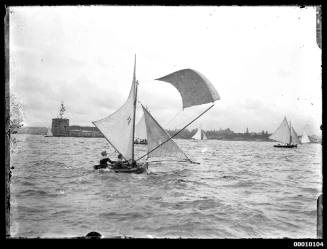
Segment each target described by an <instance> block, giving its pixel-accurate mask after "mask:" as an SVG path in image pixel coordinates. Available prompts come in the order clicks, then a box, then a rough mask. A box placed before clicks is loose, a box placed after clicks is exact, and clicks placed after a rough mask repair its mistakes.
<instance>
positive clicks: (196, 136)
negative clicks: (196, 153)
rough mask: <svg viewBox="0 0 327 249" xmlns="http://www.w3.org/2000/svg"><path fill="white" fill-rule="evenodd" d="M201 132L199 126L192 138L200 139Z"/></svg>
mask: <svg viewBox="0 0 327 249" xmlns="http://www.w3.org/2000/svg"><path fill="white" fill-rule="evenodd" d="M201 133H202V130H201V129H200V128H199V129H198V130H197V132H196V133H195V135H194V136H193V137H192V138H193V139H197V140H201V138H202V136H201Z"/></svg>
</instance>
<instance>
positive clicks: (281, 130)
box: [269, 117, 291, 144]
mask: <svg viewBox="0 0 327 249" xmlns="http://www.w3.org/2000/svg"><path fill="white" fill-rule="evenodd" d="M290 137H291V132H290V127H289V126H288V123H287V120H286V117H285V118H284V120H283V121H282V123H281V124H280V126H279V127H278V128H277V130H276V131H275V132H274V133H273V134H272V135H271V136H270V137H269V138H270V139H272V140H276V141H278V142H281V143H285V144H288V143H290Z"/></svg>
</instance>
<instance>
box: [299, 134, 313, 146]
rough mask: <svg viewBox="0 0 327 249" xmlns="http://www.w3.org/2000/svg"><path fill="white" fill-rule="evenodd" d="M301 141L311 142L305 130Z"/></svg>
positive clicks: (304, 142) (303, 142)
mask: <svg viewBox="0 0 327 249" xmlns="http://www.w3.org/2000/svg"><path fill="white" fill-rule="evenodd" d="M301 143H302V144H307V143H311V140H310V138H309V137H308V135H307V133H306V132H305V131H303V133H302V137H301Z"/></svg>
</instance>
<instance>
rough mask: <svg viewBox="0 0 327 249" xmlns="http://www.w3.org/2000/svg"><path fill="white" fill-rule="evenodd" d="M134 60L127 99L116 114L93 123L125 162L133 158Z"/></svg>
mask: <svg viewBox="0 0 327 249" xmlns="http://www.w3.org/2000/svg"><path fill="white" fill-rule="evenodd" d="M135 69H136V60H135V63H134V74H133V82H132V87H131V90H130V92H129V96H128V99H127V100H126V102H125V104H124V105H123V106H121V107H120V108H119V109H118V110H117V111H116V112H114V113H113V114H111V115H109V116H108V117H106V118H103V119H101V120H98V121H95V122H93V124H94V125H95V126H96V127H97V128H98V129H99V130H100V131H101V132H102V134H103V135H104V136H105V137H106V139H107V140H108V142H109V143H110V144H111V145H112V146H113V147H114V149H115V150H116V151H118V152H119V153H121V154H122V156H123V157H124V158H125V159H126V160H130V159H132V158H133V148H134V141H133V140H134V139H133V122H134V120H133V118H134V115H133V112H134V104H135V99H136V84H137V83H136V77H135Z"/></svg>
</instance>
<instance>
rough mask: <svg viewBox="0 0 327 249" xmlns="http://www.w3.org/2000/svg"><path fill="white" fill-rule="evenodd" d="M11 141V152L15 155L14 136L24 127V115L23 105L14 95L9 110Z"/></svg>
mask: <svg viewBox="0 0 327 249" xmlns="http://www.w3.org/2000/svg"><path fill="white" fill-rule="evenodd" d="M9 110H10V111H9V117H10V120H9V134H8V135H9V139H10V152H11V153H13V152H14V150H15V144H16V139H15V138H14V137H13V136H12V134H15V133H17V131H18V130H19V129H20V128H21V127H23V125H24V124H23V121H24V114H23V105H22V104H21V103H20V102H19V101H18V99H17V97H16V96H15V95H14V94H10V109H9Z"/></svg>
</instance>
